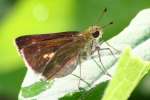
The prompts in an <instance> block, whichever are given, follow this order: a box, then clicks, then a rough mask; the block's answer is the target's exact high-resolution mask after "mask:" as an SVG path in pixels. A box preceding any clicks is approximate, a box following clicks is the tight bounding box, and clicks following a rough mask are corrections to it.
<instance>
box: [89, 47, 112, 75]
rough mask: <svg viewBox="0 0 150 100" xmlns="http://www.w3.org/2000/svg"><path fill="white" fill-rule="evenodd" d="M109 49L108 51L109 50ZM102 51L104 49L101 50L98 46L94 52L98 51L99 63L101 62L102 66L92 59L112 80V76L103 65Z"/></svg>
mask: <svg viewBox="0 0 150 100" xmlns="http://www.w3.org/2000/svg"><path fill="white" fill-rule="evenodd" d="M107 49H108V48H107ZM100 50H103V48H102V49H101V48H100V47H99V46H96V47H95V50H94V52H96V51H97V53H98V58H99V61H100V63H101V65H102V66H100V65H99V64H98V63H97V61H96V60H95V59H94V58H92V59H93V60H94V62H95V63H96V64H97V65H98V67H99V68H100V69H101V70H102V72H103V73H104V74H106V75H107V76H109V77H110V78H111V77H112V76H111V75H110V74H109V73H108V72H107V70H106V69H105V66H104V65H103V63H102V59H101V54H100Z"/></svg>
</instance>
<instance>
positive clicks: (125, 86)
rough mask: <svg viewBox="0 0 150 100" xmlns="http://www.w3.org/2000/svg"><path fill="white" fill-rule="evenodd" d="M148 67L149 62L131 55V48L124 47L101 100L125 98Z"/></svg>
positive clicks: (146, 71) (124, 99)
mask: <svg viewBox="0 0 150 100" xmlns="http://www.w3.org/2000/svg"><path fill="white" fill-rule="evenodd" d="M149 69H150V63H148V62H145V61H143V60H142V59H140V58H139V57H137V56H135V55H133V54H132V53H131V49H129V48H128V49H126V50H125V52H124V53H123V54H122V56H121V58H120V59H119V62H118V66H117V70H116V73H115V75H114V76H113V79H112V80H111V82H110V83H109V85H108V87H107V89H106V91H105V94H104V96H103V99H102V100H127V99H128V97H129V96H130V94H131V92H132V91H133V89H134V88H135V87H136V86H137V84H138V83H139V82H140V80H141V79H142V78H143V77H144V75H145V74H147V73H148V71H149Z"/></svg>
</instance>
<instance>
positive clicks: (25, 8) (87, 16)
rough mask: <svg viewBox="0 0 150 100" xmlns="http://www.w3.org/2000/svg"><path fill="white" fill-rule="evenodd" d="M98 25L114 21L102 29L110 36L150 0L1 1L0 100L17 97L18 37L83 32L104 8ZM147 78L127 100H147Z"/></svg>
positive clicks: (20, 77) (20, 67)
mask: <svg viewBox="0 0 150 100" xmlns="http://www.w3.org/2000/svg"><path fill="white" fill-rule="evenodd" d="M105 7H106V8H108V12H107V14H106V15H105V16H104V17H103V19H102V20H101V22H100V23H99V25H104V24H107V23H108V22H110V21H114V23H115V24H114V25H112V26H110V27H108V28H106V29H105V30H104V32H105V33H104V39H105V40H106V39H109V38H111V37H113V36H114V35H116V34H118V33H119V32H120V31H121V30H122V29H124V28H125V27H126V26H127V25H128V24H129V22H130V21H131V19H132V18H133V17H134V16H135V15H136V14H137V13H138V12H139V11H140V10H142V9H146V8H149V7H150V0H0V100H16V99H17V96H18V92H19V89H20V86H21V82H22V81H23V78H24V76H25V73H26V67H25V65H24V63H23V61H22V59H21V57H20V56H19V55H18V53H17V50H16V47H15V45H14V39H15V38H16V37H17V36H20V35H25V34H41V33H48V32H61V31H71V30H72V31H83V30H85V29H86V28H88V26H89V25H93V24H94V22H95V21H96V20H97V17H98V15H99V14H100V13H101V12H102V10H103V9H104V8H105ZM148 84H150V78H149V77H148V76H146V78H145V79H144V80H143V81H142V82H141V83H140V85H139V86H138V87H137V88H136V90H135V91H134V92H133V94H132V96H131V97H130V100H141V99H142V100H150V86H149V85H148Z"/></svg>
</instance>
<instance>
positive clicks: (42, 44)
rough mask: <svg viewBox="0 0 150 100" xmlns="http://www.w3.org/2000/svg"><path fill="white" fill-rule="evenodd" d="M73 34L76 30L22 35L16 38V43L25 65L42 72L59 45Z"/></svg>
mask: <svg viewBox="0 0 150 100" xmlns="http://www.w3.org/2000/svg"><path fill="white" fill-rule="evenodd" d="M65 33H66V34H65ZM67 33H68V34H67ZM75 34H77V32H72V33H70V34H69V32H63V33H60V34H42V35H31V36H22V37H19V38H17V39H16V44H17V46H18V48H19V51H20V53H21V55H22V56H23V59H24V61H25V63H26V65H27V67H29V68H32V69H33V70H34V71H35V72H42V71H43V69H44V66H46V65H47V62H50V61H51V59H52V58H53V56H54V54H55V52H56V51H57V50H58V49H59V48H60V47H61V46H63V45H65V44H67V43H70V42H72V41H73V38H74V37H75V36H76V35H75Z"/></svg>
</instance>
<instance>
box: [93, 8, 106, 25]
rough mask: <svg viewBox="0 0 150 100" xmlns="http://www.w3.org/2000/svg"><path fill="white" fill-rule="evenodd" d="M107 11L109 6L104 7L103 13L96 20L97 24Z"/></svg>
mask: <svg viewBox="0 0 150 100" xmlns="http://www.w3.org/2000/svg"><path fill="white" fill-rule="evenodd" d="M106 12H107V8H104V10H103V11H102V13H101V14H100V15H99V16H98V18H97V20H96V22H95V25H97V24H98V22H100V21H101V19H102V18H103V16H104V15H105V14H106Z"/></svg>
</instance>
